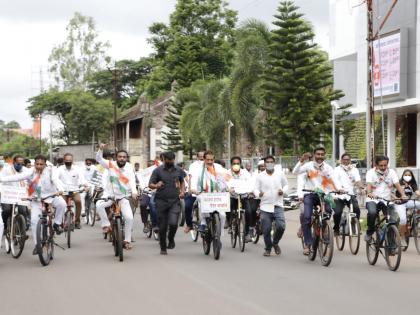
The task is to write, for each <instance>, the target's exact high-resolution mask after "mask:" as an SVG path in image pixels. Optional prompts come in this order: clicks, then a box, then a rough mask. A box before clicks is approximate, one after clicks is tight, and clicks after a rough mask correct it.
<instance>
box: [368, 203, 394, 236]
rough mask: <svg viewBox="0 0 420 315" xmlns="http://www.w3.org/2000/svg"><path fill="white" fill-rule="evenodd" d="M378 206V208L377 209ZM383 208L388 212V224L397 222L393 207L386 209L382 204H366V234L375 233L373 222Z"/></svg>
mask: <svg viewBox="0 0 420 315" xmlns="http://www.w3.org/2000/svg"><path fill="white" fill-rule="evenodd" d="M378 205H379V206H380V207H379V209H378ZM383 208H387V209H388V212H389V214H390V216H391V218H390V222H397V217H396V211H395V209H394V205H389V206H388V207H386V206H385V205H384V204H383V203H382V202H379V203H376V202H374V201H369V202H366V210H367V211H368V214H367V224H368V228H367V231H366V234H368V235H372V234H373V233H374V232H375V221H376V217H377V216H378V212H379V211H381V210H382V209H383Z"/></svg>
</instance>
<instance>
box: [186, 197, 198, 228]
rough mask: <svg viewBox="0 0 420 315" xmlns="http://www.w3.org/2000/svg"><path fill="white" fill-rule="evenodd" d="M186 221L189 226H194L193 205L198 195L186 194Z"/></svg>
mask: <svg viewBox="0 0 420 315" xmlns="http://www.w3.org/2000/svg"><path fill="white" fill-rule="evenodd" d="M184 200H185V223H186V224H187V226H188V227H190V228H192V225H193V224H192V221H193V215H192V213H193V205H194V202H195V201H196V200H197V197H194V196H192V195H189V194H188V195H187V196H185V199H184Z"/></svg>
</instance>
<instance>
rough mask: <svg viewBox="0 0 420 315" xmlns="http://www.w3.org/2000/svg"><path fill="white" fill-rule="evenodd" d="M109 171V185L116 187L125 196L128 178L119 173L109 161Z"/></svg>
mask: <svg viewBox="0 0 420 315" xmlns="http://www.w3.org/2000/svg"><path fill="white" fill-rule="evenodd" d="M109 171H110V173H109V180H110V181H111V183H112V184H115V185H116V186H118V188H119V189H120V191H121V192H122V193H123V194H126V193H127V185H128V182H129V179H128V177H127V176H125V175H124V174H123V173H122V172H121V170H120V169H119V168H118V167H116V166H115V165H114V164H113V163H112V162H111V161H109Z"/></svg>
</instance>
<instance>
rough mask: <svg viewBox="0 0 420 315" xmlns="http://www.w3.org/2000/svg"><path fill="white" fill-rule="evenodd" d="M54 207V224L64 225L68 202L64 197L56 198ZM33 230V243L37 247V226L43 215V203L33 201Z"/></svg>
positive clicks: (52, 201) (52, 202)
mask: <svg viewBox="0 0 420 315" xmlns="http://www.w3.org/2000/svg"><path fill="white" fill-rule="evenodd" d="M47 203H51V204H52V206H53V207H54V208H55V217H54V223H56V224H59V225H61V224H62V223H63V215H64V212H65V211H66V207H67V205H66V202H65V201H64V199H63V197H61V196H57V197H54V198H53V199H52V200H51V202H47ZM31 208H32V210H31V230H32V241H33V243H34V245H36V225H37V224H38V221H39V218H40V216H41V215H42V208H41V202H39V201H31Z"/></svg>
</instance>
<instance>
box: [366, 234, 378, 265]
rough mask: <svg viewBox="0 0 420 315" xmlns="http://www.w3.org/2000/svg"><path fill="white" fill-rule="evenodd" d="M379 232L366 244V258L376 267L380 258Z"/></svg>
mask: <svg viewBox="0 0 420 315" xmlns="http://www.w3.org/2000/svg"><path fill="white" fill-rule="evenodd" d="M379 242H380V237H379V232H378V231H375V233H373V234H372V239H371V240H370V241H369V242H366V257H367V260H368V262H369V264H370V265H372V266H373V265H375V264H376V262H377V261H378V256H379Z"/></svg>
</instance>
